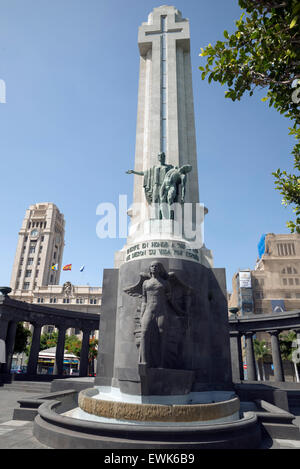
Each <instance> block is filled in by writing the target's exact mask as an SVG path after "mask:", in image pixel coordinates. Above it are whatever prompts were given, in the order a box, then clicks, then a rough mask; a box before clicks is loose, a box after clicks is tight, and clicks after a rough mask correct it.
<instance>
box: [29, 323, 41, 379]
mask: <svg viewBox="0 0 300 469" xmlns="http://www.w3.org/2000/svg"><path fill="white" fill-rule="evenodd" d="M33 327H34V330H33V336H32V342H31V347H30V355H29V359H28V366H27V374H28V375H35V374H36V367H37V363H38V359H39V351H40V338H41V329H42V324H38V323H34V324H33Z"/></svg>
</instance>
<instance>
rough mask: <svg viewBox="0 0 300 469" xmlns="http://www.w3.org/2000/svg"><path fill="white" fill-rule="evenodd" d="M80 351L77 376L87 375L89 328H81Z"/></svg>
mask: <svg viewBox="0 0 300 469" xmlns="http://www.w3.org/2000/svg"><path fill="white" fill-rule="evenodd" d="M82 331H83V336H82V344H81V352H80V369H79V376H87V374H88V367H89V339H90V331H91V330H90V329H83V330H82Z"/></svg>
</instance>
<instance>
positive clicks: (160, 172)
mask: <svg viewBox="0 0 300 469" xmlns="http://www.w3.org/2000/svg"><path fill="white" fill-rule="evenodd" d="M165 160H166V156H165V153H164V152H162V153H159V154H158V161H159V164H158V165H154V166H152V167H151V168H149V169H146V170H145V171H134V170H132V169H130V170H128V171H127V172H126V173H127V174H136V175H138V176H143V177H144V180H143V187H144V193H145V197H146V200H147V202H148V204H149V205H154V204H157V206H158V207H159V210H158V218H172V209H171V206H172V204H174V203H180V204H183V203H184V199H185V188H186V175H187V174H188V173H189V172H190V171H192V166H191V165H184V166H181V167H180V168H178V167H177V166H173V165H171V164H166V162H165Z"/></svg>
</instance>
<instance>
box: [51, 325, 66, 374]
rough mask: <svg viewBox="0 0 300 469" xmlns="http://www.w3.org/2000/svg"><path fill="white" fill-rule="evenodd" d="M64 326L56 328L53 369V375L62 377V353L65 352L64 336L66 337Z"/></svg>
mask: <svg viewBox="0 0 300 469" xmlns="http://www.w3.org/2000/svg"><path fill="white" fill-rule="evenodd" d="M66 330H67V328H66V326H65V325H59V326H58V341H57V345H56V355H55V364H54V369H53V374H54V375H59V376H61V375H63V372H64V351H65V336H66Z"/></svg>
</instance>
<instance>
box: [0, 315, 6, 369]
mask: <svg viewBox="0 0 300 469" xmlns="http://www.w3.org/2000/svg"><path fill="white" fill-rule="evenodd" d="M7 329H8V321H7V320H6V319H3V318H0V339H1V340H4V342H5V351H6V346H7V344H6V336H7ZM5 365H6V363H0V374H2V373H3V374H4V373H6V371H5V370H6V366H5Z"/></svg>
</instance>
